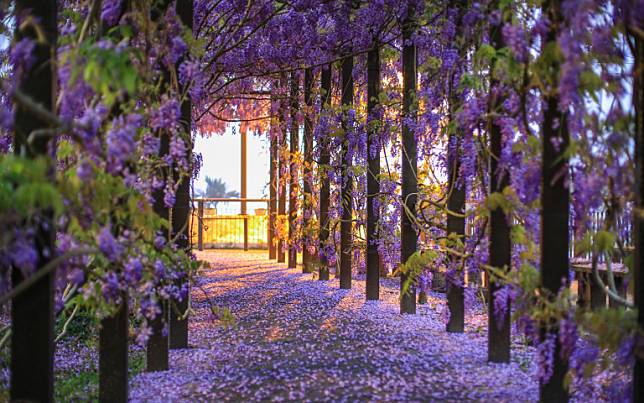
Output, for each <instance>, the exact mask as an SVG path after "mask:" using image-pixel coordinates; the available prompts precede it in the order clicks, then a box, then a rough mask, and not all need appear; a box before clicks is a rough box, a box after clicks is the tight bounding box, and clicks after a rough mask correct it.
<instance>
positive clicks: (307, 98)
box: [302, 68, 313, 273]
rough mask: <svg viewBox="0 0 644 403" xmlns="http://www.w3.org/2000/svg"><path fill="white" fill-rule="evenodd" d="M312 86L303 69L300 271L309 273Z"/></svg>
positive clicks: (311, 73)
mask: <svg viewBox="0 0 644 403" xmlns="http://www.w3.org/2000/svg"><path fill="white" fill-rule="evenodd" d="M312 86H313V71H312V70H311V68H307V69H306V70H305V71H304V103H305V104H306V110H305V112H304V172H303V175H304V179H303V182H304V187H303V193H302V202H303V203H302V209H303V210H302V211H303V212H302V227H303V228H304V231H306V234H307V235H306V236H304V237H303V244H302V271H303V272H304V273H310V272H311V271H312V269H313V268H312V260H313V255H312V254H311V252H310V250H309V247H310V246H311V243H312V241H313V240H312V239H310V238H311V237H310V235H308V234H309V233H310V232H309V227H310V226H311V224H310V222H311V217H312V216H313V206H312V204H313V200H312V198H313V197H312V196H313V195H312V192H311V185H312V184H313V122H312V119H311V114H312V113H313V97H312V96H311V91H312Z"/></svg>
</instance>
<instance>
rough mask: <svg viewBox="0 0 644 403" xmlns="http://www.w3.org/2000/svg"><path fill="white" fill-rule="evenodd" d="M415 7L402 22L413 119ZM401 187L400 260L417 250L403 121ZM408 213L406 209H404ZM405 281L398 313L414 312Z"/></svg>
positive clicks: (406, 102) (413, 182) (413, 183)
mask: <svg viewBox="0 0 644 403" xmlns="http://www.w3.org/2000/svg"><path fill="white" fill-rule="evenodd" d="M414 14H415V13H414V10H413V9H412V8H411V7H410V8H409V11H408V14H407V17H406V19H405V21H404V22H403V25H402V32H403V43H404V45H403V49H402V63H403V119H407V120H413V121H415V120H416V113H417V111H416V109H417V101H416V46H415V45H414V44H413V43H412V42H411V38H412V35H413V34H414V31H415V30H416V21H415V19H416V17H415V15H414ZM401 154H402V155H401V158H402V188H401V196H402V202H403V203H404V208H402V212H401V223H400V227H401V228H400V230H401V231H400V232H401V234H400V260H401V263H402V264H405V263H406V262H407V259H409V257H410V256H412V255H413V254H414V253H416V248H417V242H418V234H417V233H416V229H415V228H414V223H413V220H414V219H415V217H410V214H415V211H416V198H417V197H416V194H417V192H418V183H417V172H418V156H417V150H416V139H415V138H414V132H413V130H412V128H411V127H409V125H408V124H407V123H406V122H404V121H403V123H402V153H401ZM406 210H407V211H409V212H410V214H408V213H407V211H406ZM406 281H408V275H407V274H406V273H401V275H400V290H401V293H402V295H401V296H400V313H416V286H415V284H414V280H412V283H411V284H410V285H409V288H408V290H407V291H406V292H403V285H404V283H405V282H406Z"/></svg>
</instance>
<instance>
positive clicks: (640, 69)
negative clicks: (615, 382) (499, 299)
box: [630, 32, 644, 402]
mask: <svg viewBox="0 0 644 403" xmlns="http://www.w3.org/2000/svg"><path fill="white" fill-rule="evenodd" d="M630 36H631V37H632V38H634V40H635V65H634V66H633V71H634V72H636V73H635V74H634V82H633V104H634V106H635V164H636V165H635V187H636V189H635V208H634V209H633V211H634V212H637V211H643V210H644V43H642V39H641V38H640V36H639V33H634V32H631V33H630ZM633 230H634V231H633V232H634V238H633V246H634V247H635V256H634V259H633V269H634V270H633V271H634V287H633V289H634V297H635V300H634V302H635V305H636V306H637V310H638V314H637V322H638V323H639V328H640V329H639V330H640V334H642V333H644V217H642V215H641V214H637V213H634V214H633ZM633 401H634V402H643V401H644V357H642V356H641V355H640V356H636V357H635V367H634V370H633Z"/></svg>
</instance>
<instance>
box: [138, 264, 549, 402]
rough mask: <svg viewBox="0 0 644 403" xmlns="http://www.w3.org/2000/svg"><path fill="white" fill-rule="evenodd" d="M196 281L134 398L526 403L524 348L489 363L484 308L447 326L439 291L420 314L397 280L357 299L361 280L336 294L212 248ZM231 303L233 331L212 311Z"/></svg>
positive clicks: (532, 388)
mask: <svg viewBox="0 0 644 403" xmlns="http://www.w3.org/2000/svg"><path fill="white" fill-rule="evenodd" d="M198 257H199V258H200V259H203V260H207V261H208V262H210V268H208V269H206V270H204V272H203V273H201V275H200V276H199V282H198V284H197V285H196V286H195V287H194V288H193V291H192V298H193V307H194V309H195V313H194V315H193V316H192V317H191V319H190V343H189V344H190V348H188V349H185V350H173V351H172V352H171V353H170V354H171V356H170V370H169V371H165V372H158V373H142V374H139V375H137V376H136V377H135V378H134V379H133V381H132V387H131V392H130V397H131V399H132V400H134V401H181V400H185V401H307V400H309V401H333V402H338V401H347V402H349V401H459V402H460V401H495V402H500V401H513V402H517V401H534V400H536V399H537V396H538V386H537V382H536V381H535V378H534V375H533V371H534V367H533V365H532V364H531V362H532V361H533V360H532V353H531V352H530V349H527V348H525V347H523V346H522V345H520V344H517V345H516V346H514V347H513V358H512V362H511V363H510V364H488V363H487V362H486V355H487V350H486V343H487V338H486V333H487V332H486V329H485V326H484V323H485V319H484V318H485V317H484V316H483V315H480V314H479V315H477V314H468V315H467V317H466V331H465V333H464V334H449V333H446V332H445V324H444V319H443V318H442V315H441V312H442V310H443V309H444V308H445V302H444V296H442V295H441V294H432V295H430V296H429V304H427V305H423V306H419V307H418V314H416V315H400V314H399V313H398V280H397V279H384V280H383V281H382V287H381V300H380V301H377V302H365V298H364V295H365V294H364V282H363V281H359V280H355V279H354V286H353V289H352V290H339V286H338V281H337V280H331V281H328V282H321V281H317V280H316V279H315V278H314V275H312V274H302V273H301V270H300V269H287V268H286V266H285V265H284V264H277V263H275V262H273V261H269V260H267V259H266V252H265V251H258V252H240V251H208V252H202V253H200V254H199V255H198ZM210 303H212V304H215V305H217V306H219V307H222V308H223V307H228V308H229V309H230V311H231V312H232V314H233V316H234V317H235V321H236V324H235V326H233V327H226V326H222V322H221V321H220V320H219V319H217V318H215V317H213V315H212V314H211V313H210V312H211V310H210Z"/></svg>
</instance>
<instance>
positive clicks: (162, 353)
mask: <svg viewBox="0 0 644 403" xmlns="http://www.w3.org/2000/svg"><path fill="white" fill-rule="evenodd" d="M169 7H170V1H169V0H162V1H161V2H159V3H158V4H156V5H155V6H153V7H152V9H151V12H150V19H151V21H152V22H158V21H160V20H161V19H162V18H163V15H164V14H165V12H166V11H167V10H168V8H169ZM164 70H165V69H164ZM161 77H162V85H166V84H167V83H168V82H169V74H168V72H167V71H162V73H161ZM156 134H157V135H158V136H159V140H160V142H159V143H160V144H159V158H161V159H163V158H165V157H166V156H167V155H168V154H170V134H171V133H170V131H169V130H168V129H159V130H157V131H156ZM157 169H158V171H157V173H158V175H159V176H160V177H161V178H162V180H163V181H164V182H165V181H168V180H169V179H170V178H169V177H168V176H169V175H171V173H168V172H167V171H166V170H165V169H163V168H162V167H160V168H157ZM164 188H165V186H163V187H161V188H160V189H156V190H154V191H153V194H152V196H153V199H154V203H153V208H154V212H155V213H156V214H157V215H158V216H159V217H160V218H162V219H164V220H168V221H170V222H171V215H170V209H169V208H168V206H166V204H165V197H164V196H165V189H164ZM169 236H170V233H169V232H164V237H165V238H166V241H169ZM160 303H161V304H162V305H163V308H162V309H163V320H162V319H161V318H160V316H159V315H157V318H156V319H155V320H153V321H152V323H151V328H152V332H153V334H152V335H151V336H150V338H149V340H148V345H147V358H148V371H164V370H166V369H168V347H169V338H168V336H169V331H168V332H163V331H162V330H163V326H164V325H166V324H167V322H168V320H167V319H168V311H167V303H166V301H162V302H160Z"/></svg>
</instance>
